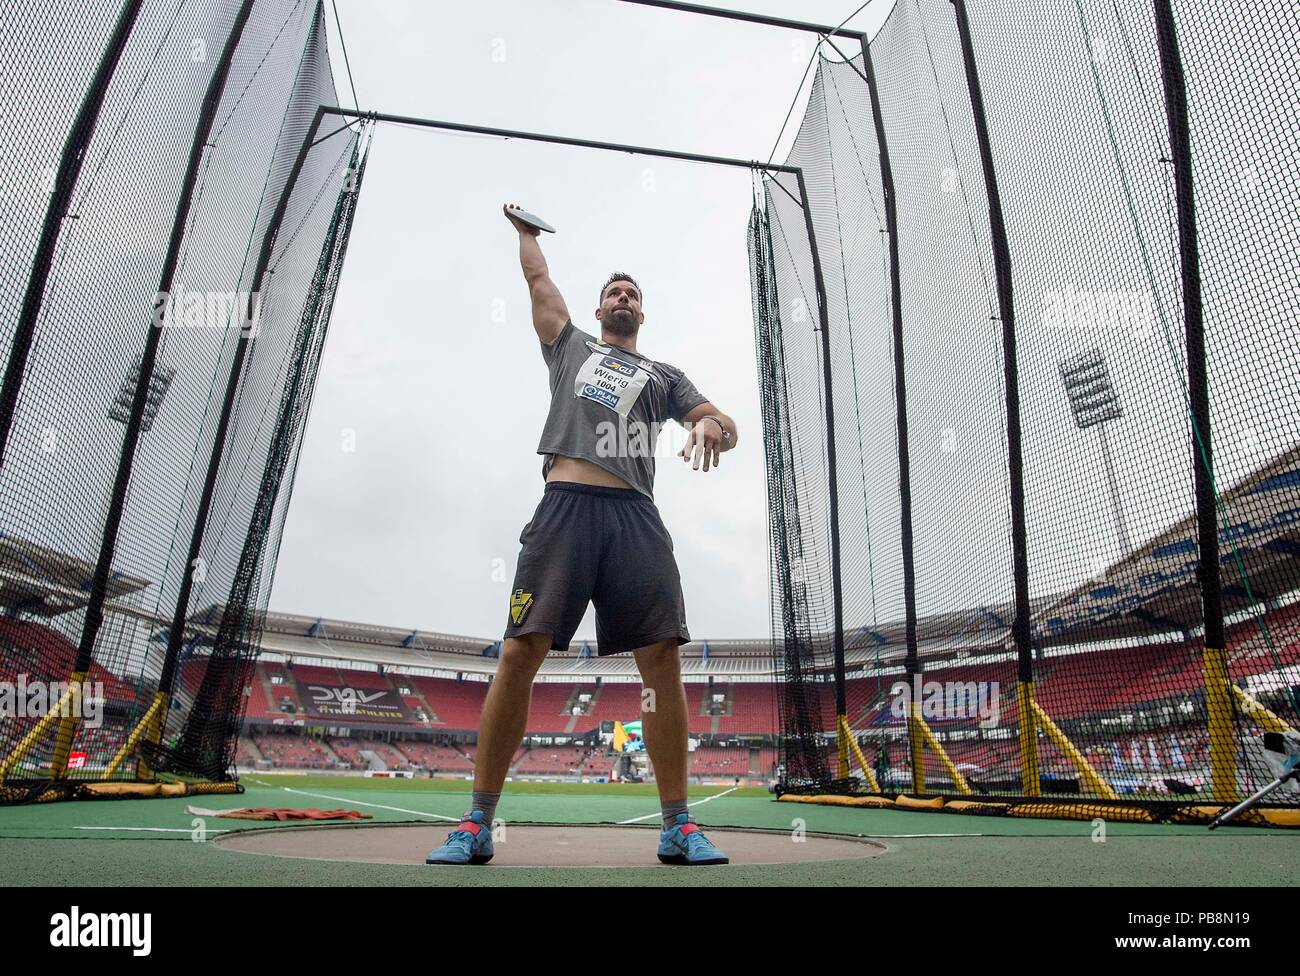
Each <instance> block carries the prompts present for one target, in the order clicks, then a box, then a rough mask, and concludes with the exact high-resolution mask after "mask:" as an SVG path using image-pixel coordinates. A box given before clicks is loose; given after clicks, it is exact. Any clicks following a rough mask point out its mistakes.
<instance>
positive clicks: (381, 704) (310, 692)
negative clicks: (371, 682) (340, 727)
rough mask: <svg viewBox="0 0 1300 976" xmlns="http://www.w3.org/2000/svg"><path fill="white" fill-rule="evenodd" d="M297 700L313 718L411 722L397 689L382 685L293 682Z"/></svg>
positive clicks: (412, 719)
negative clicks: (355, 685) (359, 686)
mask: <svg viewBox="0 0 1300 976" xmlns="http://www.w3.org/2000/svg"><path fill="white" fill-rule="evenodd" d="M297 685H298V700H299V701H300V702H302V707H303V709H304V710H305V711H306V713H307V714H308V715H309V716H311V717H313V718H329V719H340V718H342V719H348V718H353V719H362V720H363V721H367V722H399V723H404V722H413V721H414V720H415V718H414V716H413V715H411V713H410V711H409V710H408V709H407V707H406V703H405V702H403V701H402V699H401V697H399V696H398V694H397V692H395V691H392V690H389V689H385V688H353V687H351V686H350V685H339V684H332V685H318V684H308V683H307V682H305V681H299V682H297Z"/></svg>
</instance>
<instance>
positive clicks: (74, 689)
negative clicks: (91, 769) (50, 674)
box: [50, 671, 89, 779]
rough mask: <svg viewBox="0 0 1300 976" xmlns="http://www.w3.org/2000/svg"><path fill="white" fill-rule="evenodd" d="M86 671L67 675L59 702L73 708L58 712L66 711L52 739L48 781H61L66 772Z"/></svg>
mask: <svg viewBox="0 0 1300 976" xmlns="http://www.w3.org/2000/svg"><path fill="white" fill-rule="evenodd" d="M88 676H89V675H88V672H86V671H74V672H73V673H72V674H70V675H68V691H67V693H66V694H65V695H64V696H63V698H62V699H60V701H59V705H60V706H62V705H63V702H64V701H67V702H69V703H70V704H72V703H74V702H73V699H74V698H75V705H76V707H75V708H66V709H65V708H63V707H60V708H59V711H60V712H63V711H67V712H68V714H67V715H62V716H61V717H60V718H59V731H58V732H57V733H56V735H55V737H54V758H53V759H51V760H50V779H63V775H64V773H66V772H67V771H68V753H70V752H71V751H72V740H73V739H75V738H76V737H77V718H78V715H77V713H78V712H80V711H81V703H82V700H83V699H82V686H83V685H84V684H85V683H86V678H87V677H88Z"/></svg>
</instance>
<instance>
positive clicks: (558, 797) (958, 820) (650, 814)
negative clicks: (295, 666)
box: [0, 773, 1300, 887]
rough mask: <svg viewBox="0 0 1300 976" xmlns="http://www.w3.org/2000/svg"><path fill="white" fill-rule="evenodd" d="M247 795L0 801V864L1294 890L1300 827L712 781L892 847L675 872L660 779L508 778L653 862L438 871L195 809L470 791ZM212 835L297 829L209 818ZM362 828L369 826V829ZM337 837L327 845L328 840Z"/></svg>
mask: <svg viewBox="0 0 1300 976" xmlns="http://www.w3.org/2000/svg"><path fill="white" fill-rule="evenodd" d="M243 784H244V787H245V792H244V793H243V794H241V795H229V796H199V797H189V798H184V799H151V800H88V801H77V802H70V803H52V804H42V805H39V806H19V807H3V808H0V863H3V864H4V865H5V867H6V871H5V874H6V880H7V881H8V882H9V883H13V884H23V885H71V886H78V887H80V886H98V885H205V886H223V885H224V886H238V885H292V886H303V885H340V886H342V885H383V886H386V887H392V886H418V887H426V886H436V887H450V886H457V885H465V886H485V885H486V886H495V885H524V886H542V885H575V884H599V885H629V884H635V885H667V886H676V885H685V886H691V885H708V886H711V887H719V886H737V887H741V886H743V887H753V886H756V885H774V886H775V885H826V886H832V885H867V886H900V885H902V886H908V885H945V886H947V885H950V886H973V885H1077V886H1110V885H1143V886H1157V887H1163V886H1180V885H1188V886H1199V885H1229V886H1233V885H1294V884H1295V871H1294V862H1295V859H1296V857H1297V855H1298V854H1300V831H1294V830H1291V831H1288V830H1275V829H1274V830H1270V829H1262V828H1251V827H1240V828H1233V827H1227V828H1223V829H1221V830H1217V831H1214V832H1213V833H1211V832H1210V831H1208V830H1206V829H1205V828H1204V827H1194V826H1164V825H1145V824H1124V823H1111V824H1108V825H1106V839H1105V841H1104V842H1101V843H1099V842H1097V841H1095V840H1094V833H1095V831H1094V827H1093V825H1092V824H1091V823H1090V822H1087V821H1082V822H1079V821H1055V820H1021V819H1013V818H1006V817H999V818H992V817H972V816H961V815H956V814H945V813H912V812H901V811H894V810H867V809H857V808H840V807H822V806H814V805H811V804H793V803H781V802H777V801H776V800H774V799H773V798H772V797H771V795H770V794H768V793H766V792H764V791H763V790H760V789H724V788H721V787H719V788H701V789H696V790H693V791H692V792H691V796H690V802H691V804H692V810H693V812H694V814H695V817H696V819H697V820H698V821H699V822H700V824H701V825H703V826H705V827H708V826H719V827H722V826H726V827H740V828H755V829H763V830H779V831H790V830H792V829H793V827H794V826H795V821H796V820H802V821H804V824H805V827H806V830H807V831H808V832H810V833H829V834H841V835H850V836H860V837H872V838H878V839H880V841H881V842H882V843H883V844H885V846H886V847H887V852H886V853H885V854H884V855H882V856H880V857H877V858H871V859H864V860H861V861H830V862H822V863H810V864H793V865H790V864H783V865H775V866H756V865H729V866H726V867H716V868H707V869H705V868H696V869H689V868H672V867H665V866H662V865H659V864H658V863H657V862H656V861H655V857H654V851H655V842H656V835H655V833H654V831H653V829H652V828H653V827H654V826H655V825H656V824H657V820H658V801H657V798H656V795H655V791H654V787H653V786H652V785H611V784H563V783H507V784H506V792H505V794H504V795H503V797H502V802H501V806H500V808H499V810H498V816H500V817H502V818H504V819H505V820H506V821H507V822H508V823H510V822H512V823H521V824H522V823H573V824H577V823H635V824H641V825H644V826H645V828H646V829H645V831H644V832H645V847H646V866H645V867H644V868H641V867H632V868H586V869H576V868H518V867H493V866H492V865H488V866H486V867H483V868H467V869H459V868H457V869H437V868H426V867H423V866H419V865H410V866H407V865H385V864H362V863H347V862H331V861H314V860H299V859H287V858H280V857H266V856H262V855H256V854H247V853H241V852H236V851H230V850H225V849H223V848H222V847H220V846H219V845H216V844H213V843H211V842H210V841H203V842H199V841H196V840H195V838H194V834H195V828H196V825H195V823H194V821H195V818H194V817H193V816H192V815H190V814H188V813H186V812H185V808H186V806H187V805H193V806H197V807H202V808H206V809H228V808H232V807H245V806H255V807H321V808H325V809H331V808H335V807H347V808H349V809H357V810H361V811H362V812H364V813H368V814H371V815H372V817H373V819H372V820H370V821H368V822H369V823H413V822H424V823H447V822H450V821H453V820H455V819H457V818H458V817H459V815H460V814H461V813H462V812H463V811H464V810H465V808H466V806H467V802H468V792H469V784H468V783H466V782H462V781H449V780H432V781H431V780H385V779H364V778H354V777H339V776H290V775H285V776H279V775H274V774H265V773H251V774H248V775H247V776H245V777H244V779H243ZM202 826H204V827H206V829H207V831H208V832H209V833H208V834H207V835H206V836H207V837H209V838H210V837H212V836H213V833H214V832H215V831H229V830H277V829H284V827H286V826H292V825H291V824H278V823H266V822H249V821H239V820H228V819H218V818H205V820H204V823H203V825H202ZM357 829H362V830H364V829H365V828H364V827H360V828H357ZM323 843H324V842H323Z"/></svg>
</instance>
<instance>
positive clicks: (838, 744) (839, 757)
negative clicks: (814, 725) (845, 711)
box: [835, 715, 849, 779]
mask: <svg viewBox="0 0 1300 976" xmlns="http://www.w3.org/2000/svg"><path fill="white" fill-rule="evenodd" d="M848 727H849V723H848V720H847V719H846V718H845V717H844V716H843V715H836V716H835V752H836V767H835V778H836V779H848V778H849V737H848V735H847V733H846V730H847V729H848Z"/></svg>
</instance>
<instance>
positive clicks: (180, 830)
mask: <svg viewBox="0 0 1300 976" xmlns="http://www.w3.org/2000/svg"><path fill="white" fill-rule="evenodd" d="M72 829H73V830H145V831H150V832H152V833H156V834H192V833H194V831H195V830H196V829H199V830H202V832H203V833H205V834H224V833H227V832H228V831H227V830H224V829H218V828H216V827H202V828H195V827H73V828H72Z"/></svg>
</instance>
